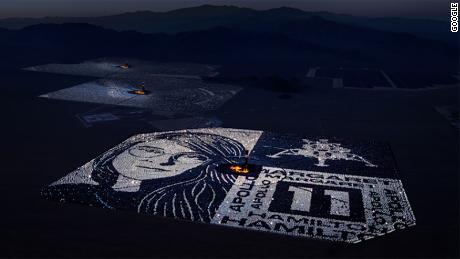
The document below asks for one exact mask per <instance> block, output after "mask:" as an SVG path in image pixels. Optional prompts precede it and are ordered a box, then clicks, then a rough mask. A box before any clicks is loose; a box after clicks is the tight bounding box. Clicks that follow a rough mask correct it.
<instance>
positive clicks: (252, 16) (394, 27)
mask: <svg viewBox="0 0 460 259" xmlns="http://www.w3.org/2000/svg"><path fill="white" fill-rule="evenodd" d="M313 16H315V17H322V18H324V19H326V20H328V21H334V22H340V23H343V24H349V25H357V26H361V27H366V28H372V29H377V30H383V31H388V32H401V33H409V34H412V35H414V36H417V37H421V38H427V39H433V40H439V41H443V42H447V43H449V44H450V45H455V44H457V43H458V37H457V35H455V34H452V33H450V25H449V23H447V22H443V21H435V20H421V19H403V18H368V17H357V16H351V15H341V14H334V13H328V12H307V11H302V10H299V9H294V8H288V7H281V8H276V9H270V10H266V11H258V10H253V9H249V8H240V7H234V6H213V5H203V6H198V7H191V8H184V9H178V10H174V11H169V12H161V13H160V12H150V11H140V12H131V13H123V14H119V15H111V16H102V17H45V18H8V19H0V27H3V28H7V29H21V28H24V27H27V26H30V25H36V24H41V23H45V24H48V23H88V24H92V25H97V26H101V27H104V28H107V29H114V30H118V31H124V30H133V31H138V32H143V33H178V32H186V31H196V30H207V29H211V28H214V27H218V26H224V27H228V28H233V29H244V30H249V31H261V30H271V29H273V26H282V25H283V24H291V23H296V22H299V23H302V22H304V21H305V20H307V19H309V18H311V17H313Z"/></svg>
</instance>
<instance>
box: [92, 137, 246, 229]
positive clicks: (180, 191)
mask: <svg viewBox="0 0 460 259" xmlns="http://www.w3.org/2000/svg"><path fill="white" fill-rule="evenodd" d="M161 139H167V140H169V141H174V142H176V143H177V144H178V145H181V146H183V147H186V148H189V149H191V150H192V151H193V152H196V153H198V154H200V155H204V156H206V157H207V158H208V160H207V161H205V162H204V163H203V164H201V165H199V166H197V167H195V168H192V169H190V170H187V171H185V172H183V173H182V174H179V175H177V176H172V177H169V178H162V179H152V180H144V181H143V182H142V184H141V190H140V191H139V194H141V196H139V197H140V198H139V200H138V202H139V203H138V207H137V209H138V211H139V212H141V213H148V214H154V215H160V216H168V217H175V218H181V219H189V220H195V221H203V222H209V221H210V220H211V218H212V216H213V215H214V213H215V211H216V210H217V208H218V206H219V205H220V203H221V201H222V200H223V199H224V198H225V196H226V194H227V192H228V191H229V190H230V188H231V187H232V185H233V183H234V182H235V180H236V176H234V175H230V174H225V173H220V172H218V171H217V170H216V167H217V166H218V165H219V164H223V163H235V162H240V161H241V159H242V158H244V156H245V148H244V147H243V145H242V144H241V143H239V142H237V141H235V140H233V139H230V138H227V137H223V136H220V135H215V134H208V133H196V132H179V133H177V132H175V133H159V134H156V135H151V136H143V138H142V139H139V140H137V139H136V138H134V139H133V140H130V141H126V142H124V143H122V144H121V145H119V146H117V147H115V148H113V149H111V150H109V151H108V152H107V153H105V154H103V155H101V156H100V157H98V158H97V159H96V160H95V161H94V164H93V173H92V175H91V177H92V179H93V180H95V181H97V182H98V183H99V184H100V185H102V186H105V187H109V188H111V186H113V185H114V184H115V183H116V181H117V178H118V176H119V175H120V173H119V172H118V171H117V170H116V168H115V167H114V166H113V164H112V161H113V160H114V159H115V158H116V157H117V156H118V155H120V154H121V153H123V152H124V151H126V150H128V149H129V148H131V147H133V146H135V145H137V144H140V143H143V142H149V141H155V140H161Z"/></svg>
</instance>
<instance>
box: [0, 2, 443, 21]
mask: <svg viewBox="0 0 460 259" xmlns="http://www.w3.org/2000/svg"><path fill="white" fill-rule="evenodd" d="M202 4H213V5H237V6H245V7H251V8H256V9H269V8H274V7H280V6H290V7H296V8H300V9H304V10H309V11H329V12H335V13H346V14H354V15H364V16H402V17H424V18H437V19H443V18H444V17H446V18H448V17H449V15H450V10H449V8H450V0H265V1H264V0H245V1H243V0H214V1H210V0H207V1H206V0H0V17H2V18H3V17H18V16H19V17H37V16H99V15H107V14H116V13H122V12H128V11H139V10H152V11H167V10H171V9H178V8H183V7H191V6H197V5H202Z"/></svg>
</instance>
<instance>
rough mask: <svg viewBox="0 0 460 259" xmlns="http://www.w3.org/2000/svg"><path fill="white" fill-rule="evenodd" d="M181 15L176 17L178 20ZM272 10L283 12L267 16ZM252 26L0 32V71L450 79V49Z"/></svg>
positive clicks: (333, 27) (405, 39)
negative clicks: (111, 62) (354, 72)
mask: <svg viewBox="0 0 460 259" xmlns="http://www.w3.org/2000/svg"><path fill="white" fill-rule="evenodd" d="M187 10H188V11H190V10H189V9H184V10H180V12H181V14H180V15H181V16H184V15H185V14H184V12H185V13H187ZM223 10H226V11H229V10H233V9H227V8H223ZM244 10H246V9H244ZM246 11H248V10H246ZM249 11H250V10H249ZM277 11H278V12H281V13H283V14H284V13H285V12H286V10H279V9H278V10H271V12H275V13H276V12H277ZM289 11H290V12H297V11H296V10H295V9H292V10H291V9H290V10H289ZM177 12H179V11H177ZM250 12H252V11H250ZM173 14H174V13H173ZM189 15H192V16H193V15H196V13H195V12H192V13H191V14H189ZM270 17H273V16H270ZM267 19H268V18H267ZM254 24H255V23H254ZM260 26H261V27H260V28H258V29H254V28H256V27H255V26H254V27H253V28H252V29H251V30H248V29H244V28H236V27H227V26H218V27H213V28H209V29H203V30H196V31H187V32H180V33H175V34H166V33H141V32H136V31H121V32H120V31H117V30H113V29H106V28H103V27H100V26H95V25H90V24H85V23H66V24H39V25H33V26H28V27H25V28H23V29H20V30H9V29H0V56H1V57H2V62H1V63H0V68H1V67H25V66H30V65H37V64H43V63H52V62H59V63H73V62H80V61H83V60H86V59H91V58H99V57H108V56H111V57H133V58H140V59H146V60H155V61H178V62H197V63H207V64H216V65H222V69H221V72H222V75H230V76H231V75H245V76H251V75H256V76H258V75H262V74H264V75H281V76H289V77H303V76H304V75H305V74H306V72H307V69H308V68H309V67H315V66H321V67H342V66H343V67H359V68H363V67H369V68H377V69H384V70H385V71H387V72H389V73H393V74H397V75H398V77H400V78H405V80H410V81H411V82H410V84H417V85H419V84H421V85H428V84H431V83H433V82H437V83H439V82H451V81H449V80H451V76H452V75H453V74H456V73H458V59H457V57H458V48H455V47H449V46H448V45H446V44H445V43H441V42H438V41H433V40H428V39H422V38H419V37H416V36H413V35H410V34H406V33H393V32H385V31H380V30H375V29H370V28H366V27H360V26H356V25H351V24H347V23H340V22H334V21H330V20H327V19H324V18H321V17H317V16H311V17H309V18H308V19H301V20H295V19H293V20H290V21H286V22H277V20H276V19H275V20H273V21H272V22H269V23H268V22H267V23H265V24H263V26H262V24H260Z"/></svg>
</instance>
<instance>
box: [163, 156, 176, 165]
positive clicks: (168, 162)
mask: <svg viewBox="0 0 460 259" xmlns="http://www.w3.org/2000/svg"><path fill="white" fill-rule="evenodd" d="M160 165H161V166H172V165H174V159H173V158H172V157H169V158H167V159H166V160H165V161H164V162H162V163H160Z"/></svg>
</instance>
